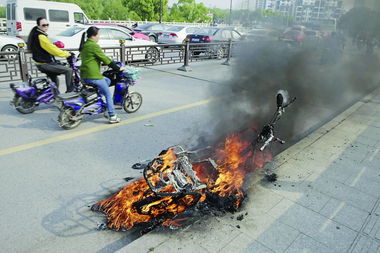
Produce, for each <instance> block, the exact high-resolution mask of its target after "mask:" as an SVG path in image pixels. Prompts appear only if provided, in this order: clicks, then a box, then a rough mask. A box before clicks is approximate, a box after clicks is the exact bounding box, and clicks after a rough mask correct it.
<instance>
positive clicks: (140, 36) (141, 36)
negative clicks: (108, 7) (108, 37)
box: [91, 23, 149, 40]
mask: <svg viewBox="0 0 380 253" xmlns="http://www.w3.org/2000/svg"><path fill="white" fill-rule="evenodd" d="M91 25H113V26H118V27H121V28H124V29H125V30H126V31H127V32H128V33H129V35H131V36H132V37H133V38H135V39H140V40H149V37H148V36H146V35H145V34H143V33H142V32H137V31H135V30H133V28H130V27H128V26H126V25H122V24H114V23H93V24H91Z"/></svg>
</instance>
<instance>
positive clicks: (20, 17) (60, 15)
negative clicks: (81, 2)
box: [6, 0, 88, 40]
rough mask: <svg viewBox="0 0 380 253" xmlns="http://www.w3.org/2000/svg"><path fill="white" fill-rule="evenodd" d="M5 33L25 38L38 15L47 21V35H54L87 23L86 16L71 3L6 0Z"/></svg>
mask: <svg viewBox="0 0 380 253" xmlns="http://www.w3.org/2000/svg"><path fill="white" fill-rule="evenodd" d="M6 12H7V15H6V16H7V33H8V35H12V36H17V37H20V38H22V39H24V40H27V37H28V36H29V32H30V30H32V28H33V27H34V26H35V25H36V20H37V18H39V17H46V19H47V20H48V22H49V25H50V29H49V35H56V34H58V33H59V32H61V31H64V30H66V29H67V28H69V27H71V26H73V25H76V24H78V23H79V24H87V23H88V18H87V17H86V14H85V13H84V12H83V10H82V9H81V8H80V7H79V6H78V5H76V4H73V3H62V2H51V1H36V0H8V1H7V11H6Z"/></svg>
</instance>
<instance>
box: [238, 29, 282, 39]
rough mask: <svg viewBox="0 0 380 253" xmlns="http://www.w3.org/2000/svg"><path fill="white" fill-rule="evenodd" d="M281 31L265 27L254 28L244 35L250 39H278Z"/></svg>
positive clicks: (243, 36) (244, 37)
mask: <svg viewBox="0 0 380 253" xmlns="http://www.w3.org/2000/svg"><path fill="white" fill-rule="evenodd" d="M278 37H279V33H278V32H277V31H274V30H271V29H265V28H258V29H252V30H250V31H249V32H248V33H246V34H244V35H242V39H243V40H249V41H268V40H269V41H274V40H278Z"/></svg>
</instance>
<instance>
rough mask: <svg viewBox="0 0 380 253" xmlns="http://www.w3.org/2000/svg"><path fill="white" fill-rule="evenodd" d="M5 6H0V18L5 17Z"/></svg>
mask: <svg viewBox="0 0 380 253" xmlns="http://www.w3.org/2000/svg"><path fill="white" fill-rule="evenodd" d="M5 12H6V8H5V7H3V6H0V18H6V14H5Z"/></svg>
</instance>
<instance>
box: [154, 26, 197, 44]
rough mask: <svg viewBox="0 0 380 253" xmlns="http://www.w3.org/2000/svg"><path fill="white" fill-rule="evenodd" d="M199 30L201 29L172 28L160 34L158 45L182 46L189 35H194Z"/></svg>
mask: <svg viewBox="0 0 380 253" xmlns="http://www.w3.org/2000/svg"><path fill="white" fill-rule="evenodd" d="M198 30H199V27H188V26H172V27H169V28H168V29H167V30H165V31H163V32H160V33H159V34H158V35H159V36H158V43H166V44H181V43H183V41H184V40H185V39H186V36H187V35H188V34H194V33H196V32H197V31H198Z"/></svg>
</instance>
